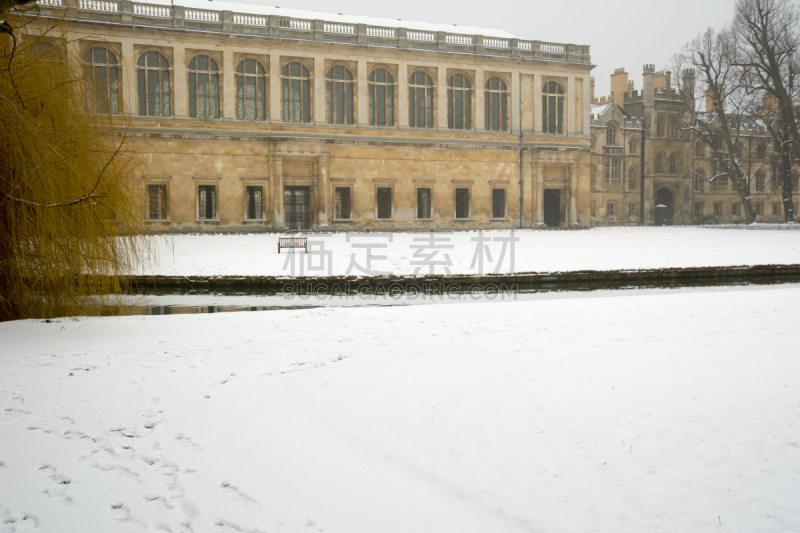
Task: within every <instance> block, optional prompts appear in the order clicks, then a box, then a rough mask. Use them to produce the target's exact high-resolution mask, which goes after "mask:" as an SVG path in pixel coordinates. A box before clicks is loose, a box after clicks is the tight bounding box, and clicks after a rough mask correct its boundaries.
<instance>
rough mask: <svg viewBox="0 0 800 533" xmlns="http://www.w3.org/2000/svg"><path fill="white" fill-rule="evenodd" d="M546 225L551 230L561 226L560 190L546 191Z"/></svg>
mask: <svg viewBox="0 0 800 533" xmlns="http://www.w3.org/2000/svg"><path fill="white" fill-rule="evenodd" d="M544 223H545V225H546V226H548V227H551V228H557V227H558V226H560V225H561V191H560V190H558V189H545V190H544Z"/></svg>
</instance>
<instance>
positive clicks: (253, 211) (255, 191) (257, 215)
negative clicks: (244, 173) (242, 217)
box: [244, 186, 264, 220]
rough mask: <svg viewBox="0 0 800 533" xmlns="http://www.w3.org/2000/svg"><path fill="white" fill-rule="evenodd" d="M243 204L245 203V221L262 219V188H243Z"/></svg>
mask: <svg viewBox="0 0 800 533" xmlns="http://www.w3.org/2000/svg"><path fill="white" fill-rule="evenodd" d="M244 191H245V202H246V203H247V220H263V219H264V188H263V187H261V186H247V187H245V190H244Z"/></svg>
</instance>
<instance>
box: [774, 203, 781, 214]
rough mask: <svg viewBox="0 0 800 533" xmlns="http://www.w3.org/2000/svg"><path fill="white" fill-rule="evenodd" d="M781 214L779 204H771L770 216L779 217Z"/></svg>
mask: <svg viewBox="0 0 800 533" xmlns="http://www.w3.org/2000/svg"><path fill="white" fill-rule="evenodd" d="M780 214H781V204H772V216H776V217H777V216H779V215H780Z"/></svg>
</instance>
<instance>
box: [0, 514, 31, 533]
mask: <svg viewBox="0 0 800 533" xmlns="http://www.w3.org/2000/svg"><path fill="white" fill-rule="evenodd" d="M0 524H2V526H3V531H8V532H10V533H16V532H18V531H32V530H34V529H39V521H38V520H37V519H36V517H35V516H33V515H31V514H29V513H24V512H9V511H4V512H3V514H2V516H0Z"/></svg>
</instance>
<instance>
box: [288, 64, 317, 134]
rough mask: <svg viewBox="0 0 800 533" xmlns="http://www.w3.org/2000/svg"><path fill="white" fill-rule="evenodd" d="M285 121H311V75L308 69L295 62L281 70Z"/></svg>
mask: <svg viewBox="0 0 800 533" xmlns="http://www.w3.org/2000/svg"><path fill="white" fill-rule="evenodd" d="M281 98H282V105H283V121H284V122H305V123H309V122H311V76H310V75H309V73H308V69H307V68H306V67H305V66H304V65H302V64H300V63H298V62H296V61H295V62H293V63H289V64H287V65H285V66H284V67H283V70H282V71H281Z"/></svg>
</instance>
